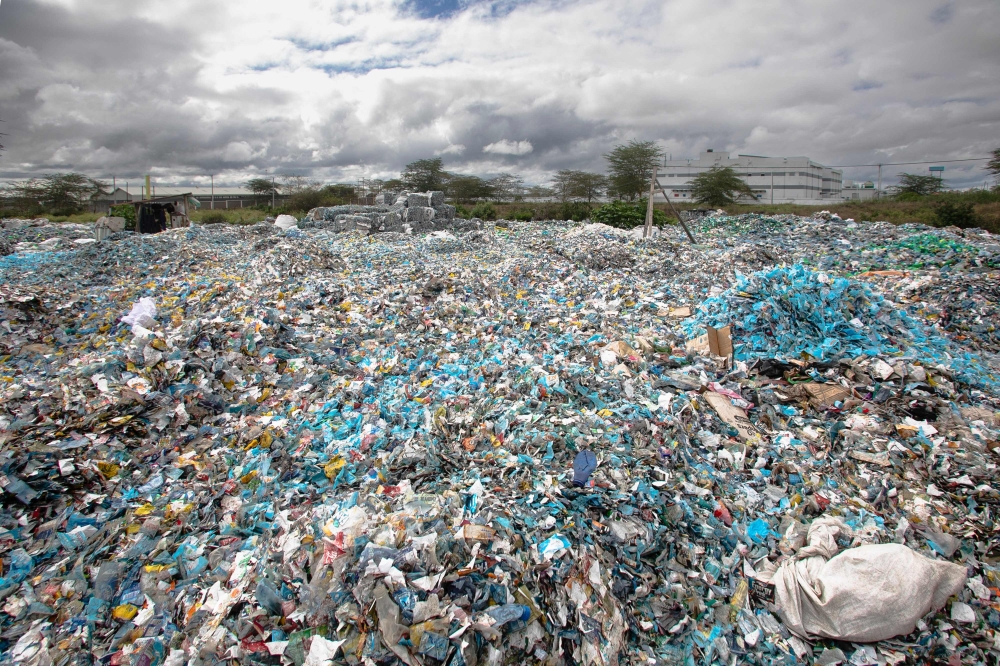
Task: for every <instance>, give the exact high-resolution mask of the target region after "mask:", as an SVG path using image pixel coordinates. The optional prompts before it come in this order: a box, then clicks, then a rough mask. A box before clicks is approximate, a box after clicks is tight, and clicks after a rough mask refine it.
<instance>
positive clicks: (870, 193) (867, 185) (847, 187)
mask: <svg viewBox="0 0 1000 666" xmlns="http://www.w3.org/2000/svg"><path fill="white" fill-rule="evenodd" d="M840 198H841V199H843V200H844V201H872V200H874V199H880V198H881V196H880V195H879V191H878V190H877V189H876V188H875V183H873V182H872V181H870V180H869V181H866V182H864V183H855V182H852V181H850V180H845V181H844V188H843V189H842V190H841V191H840Z"/></svg>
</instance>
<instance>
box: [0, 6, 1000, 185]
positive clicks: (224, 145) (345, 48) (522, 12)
mask: <svg viewBox="0 0 1000 666" xmlns="http://www.w3.org/2000/svg"><path fill="white" fill-rule="evenodd" d="M998 35H1000V4H998V2H997V0H957V1H954V2H952V1H948V0H878V1H877V2H871V1H870V0H869V1H864V2H862V1H860V0H809V1H808V2H803V1H802V0H752V1H751V0H659V1H655V2H653V1H644V0H282V1H281V2H273V1H265V0H242V1H241V2H231V1H226V2H224V1H223V0H169V1H168V0H2V2H0V119H2V120H3V121H4V122H3V123H2V124H0V131H2V132H4V133H5V134H6V135H7V136H5V137H2V138H0V142H2V143H3V144H4V145H5V146H6V150H5V152H4V153H3V154H2V156H0V178H14V177H24V176H28V175H32V174H37V173H45V172H53V171H67V170H73V171H82V172H85V173H88V174H90V175H93V176H97V177H107V178H110V177H111V176H112V175H115V176H117V177H118V178H121V179H124V178H129V177H131V178H133V179H135V178H136V177H137V176H139V175H140V174H144V173H147V172H151V173H153V174H154V177H155V178H156V179H157V181H158V182H160V183H163V184H167V183H175V184H198V185H200V184H205V183H207V182H208V176H209V174H216V175H217V176H216V183H217V184H219V183H232V184H236V183H240V182H242V181H244V180H245V179H246V178H247V177H248V176H250V175H258V174H278V175H281V174H302V175H308V176H311V177H313V178H316V179H321V180H327V181H341V182H346V181H352V180H355V179H357V178H360V177H383V178H385V177H393V176H395V175H396V174H398V173H399V170H400V168H401V167H402V166H403V165H404V164H406V163H407V162H409V161H412V160H414V159H419V158H423V157H430V156H441V157H442V158H443V159H444V161H445V165H446V168H448V169H449V170H451V171H455V172H463V173H475V174H479V175H484V176H488V175H490V174H495V173H497V172H499V171H513V172H516V173H520V174H522V175H523V176H524V177H525V179H526V180H527V181H528V182H530V183H544V182H546V181H547V180H548V178H549V177H550V175H551V174H552V173H553V172H554V171H556V170H558V169H562V168H578V169H587V170H594V171H603V170H604V161H603V159H602V157H601V156H602V154H604V153H605V152H607V151H608V149H610V148H611V147H613V146H614V145H615V144H617V143H623V142H626V141H628V140H629V139H632V138H639V139H651V140H655V141H657V142H658V143H659V144H660V145H661V146H662V147H663V149H664V151H666V152H667V153H670V154H672V155H673V156H674V157H675V158H677V157H691V156H697V155H698V153H699V152H700V151H702V150H704V149H706V148H714V149H716V150H718V151H729V152H731V153H733V154H736V153H751V154H757V155H782V156H785V155H806V156H809V157H811V158H813V159H815V160H817V161H820V162H823V163H825V164H830V165H842V164H843V165H846V164H866V163H874V162H904V161H919V160H945V159H960V158H966V157H980V156H985V155H987V154H988V153H989V152H990V151H992V150H994V149H996V148H1000V39H998V38H997V36H998ZM903 169H904V168H896V169H886V171H885V175H886V180H887V181H888V182H891V181H892V174H893V173H897V172H899V171H902V170H903ZM905 169H907V170H910V171H912V172H919V173H926V169H927V167H926V166H915V167H905ZM874 173H875V171H874V169H846V170H845V178H854V179H866V178H871V177H872V176H873V175H874ZM985 178H986V175H985V172H984V171H983V170H982V163H981V162H980V163H966V164H962V163H957V164H948V165H947V171H946V179H947V180H948V181H949V183H950V184H952V185H954V186H971V185H982V184H983V181H984V180H985Z"/></svg>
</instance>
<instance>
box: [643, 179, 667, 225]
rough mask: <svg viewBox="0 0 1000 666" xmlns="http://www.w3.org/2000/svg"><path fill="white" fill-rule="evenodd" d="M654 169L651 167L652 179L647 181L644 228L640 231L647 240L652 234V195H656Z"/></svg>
mask: <svg viewBox="0 0 1000 666" xmlns="http://www.w3.org/2000/svg"><path fill="white" fill-rule="evenodd" d="M655 187H656V167H655V166H654V167H653V179H652V180H650V181H649V201H648V202H647V203H646V226H645V227H643V229H642V237H643V238H647V237H648V236H649V235H650V234H651V233H653V195H654V194H655V193H656V190H655V189H654V188H655ZM664 196H666V195H664Z"/></svg>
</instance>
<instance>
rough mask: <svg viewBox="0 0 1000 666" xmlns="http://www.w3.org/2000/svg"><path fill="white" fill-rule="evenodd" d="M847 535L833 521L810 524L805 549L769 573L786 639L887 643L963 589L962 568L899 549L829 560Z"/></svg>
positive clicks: (877, 548) (867, 549)
mask: <svg viewBox="0 0 1000 666" xmlns="http://www.w3.org/2000/svg"><path fill="white" fill-rule="evenodd" d="M850 533H851V530H850V528H849V527H847V525H845V524H844V523H843V521H841V520H840V519H839V518H831V517H822V518H819V519H817V520H815V521H814V522H813V524H812V525H810V527H809V534H808V537H807V545H806V546H805V547H804V548H802V549H800V550H799V552H798V553H796V555H795V557H794V558H793V559H791V560H789V561H787V562H785V563H784V564H782V565H781V567H779V568H778V570H777V571H776V572H775V574H774V578H773V579H772V581H771V582H772V583H774V586H775V604H776V605H777V607H778V610H779V612H780V614H781V617H782V619H783V620H784V622H785V626H787V627H788V629H789V630H790V631H791V632H792V633H794V634H796V635H798V636H800V637H802V638H805V639H808V640H812V639H815V638H834V639H838V640H844V641H852V642H856V643H871V642H875V641H881V640H887V639H890V638H893V637H894V636H900V635H905V634H909V633H910V632H912V631H913V630H914V628H915V627H916V625H917V621H918V620H919V619H920V618H921V617H923V616H924V615H926V614H927V613H928V612H930V611H932V610H937V609H939V608H941V607H942V606H944V605H945V603H946V602H947V601H948V597H950V596H952V595H953V594H957V593H958V592H960V591H961V590H962V588H963V587H964V586H965V578H966V571H965V567H962V566H959V565H957V564H952V563H950V562H942V561H938V560H932V559H929V558H927V557H924V556H923V555H921V554H920V553H917V552H916V551H914V550H911V549H909V548H907V547H906V546H903V545H900V544H881V545H872V546H860V547H858V548H851V549H850V550H845V551H844V552H842V553H840V554H839V555H836V553H837V541H836V539H837V536H839V535H840V534H845V535H850ZM834 555H836V557H834Z"/></svg>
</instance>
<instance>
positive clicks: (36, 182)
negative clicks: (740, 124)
mask: <svg viewBox="0 0 1000 666" xmlns="http://www.w3.org/2000/svg"><path fill="white" fill-rule="evenodd" d="M0 149H2V147H0ZM604 159H605V161H606V162H607V172H608V173H607V174H600V173H593V172H588V171H579V170H573V169H563V170H560V171H558V172H557V173H556V174H555V175H554V176H553V177H552V179H551V181H550V182H549V183H548V184H547V185H541V186H526V185H525V183H524V179H523V178H522V177H521V176H519V175H517V174H514V173H500V174H497V175H496V176H493V177H492V178H481V177H479V176H475V175H470V174H461V173H452V172H449V171H447V170H446V169H445V165H444V161H443V160H442V159H441V158H440V157H434V158H428V159H421V160H416V161H414V162H410V163H409V164H407V165H406V166H405V167H404V168H403V170H402V172H401V173H400V175H399V178H392V179H387V180H382V179H362V180H361V181H359V182H358V183H357V184H322V183H319V182H316V181H311V180H309V179H308V178H306V177H304V176H297V175H292V176H282V177H280V178H275V179H272V178H252V179H250V180H249V181H247V183H246V187H247V189H248V190H249V191H250V192H251V193H252V194H253V196H254V197H255V199H256V201H257V202H258V203H259V204H261V205H269V204H270V202H271V199H272V197H273V196H274V195H276V194H281V195H283V198H284V199H285V201H283V202H282V203H283V205H284V207H285V208H287V209H289V210H309V209H311V208H316V207H318V206H330V205H337V204H342V203H349V202H352V201H353V202H359V203H360V202H362V201H369V200H370V199H371V198H372V197H373V195H376V194H378V193H380V192H383V191H389V192H400V191H403V190H409V191H416V192H427V191H443V192H445V195H446V196H447V197H448V199H450V200H451V201H452V202H454V203H456V204H459V205H461V204H469V203H473V202H481V201H484V202H496V203H504V202H516V201H522V200H524V199H526V198H553V199H556V200H558V201H561V202H563V203H567V202H585V203H586V204H588V205H589V204H591V203H593V202H594V201H597V200H600V199H603V198H605V197H608V198H611V199H616V200H621V201H625V202H629V203H632V204H636V203H639V202H641V201H642V198H643V196H644V194H645V193H646V192H648V189H649V183H650V179H651V178H652V175H653V169H654V168H655V167H656V165H657V164H658V163H659V162H660V161H661V160H662V159H663V151H661V150H660V148H659V147H658V146H657V145H656V144H655V143H654V142H652V141H637V140H632V141H630V142H629V143H627V144H621V145H617V146H615V147H614V148H613V149H612V150H611V151H609V152H608V153H606V154H605V155H604ZM985 168H986V170H987V171H988V172H990V173H991V174H993V175H994V176H995V177H1000V149H997V150H995V151H993V153H992V159H991V160H990V161H989V163H988V164H987V165H986V167H985ZM690 186H691V194H692V197H691V199H692V200H693V201H695V202H697V203H700V204H703V205H709V206H726V205H730V204H732V203H734V202H735V201H736V200H738V199H739V198H740V197H742V196H751V197H752V196H753V193H752V191H751V190H750V188H749V186H747V184H746V183H745V182H744V181H743V179H742V178H740V176H739V174H738V173H736V172H735V171H734V170H733V169H730V168H713V169H710V170H707V171H704V172H702V173H700V174H698V175H697V176H695V177H694V178H693V179H692V180H691V182H690ZM943 187H944V184H943V182H942V181H941V180H940V179H939V178H937V177H934V176H924V175H918V174H908V173H904V174H902V175H901V176H900V183H899V184H898V185H897V186H894V187H891V188H889V189H890V191H891V192H892V193H893V194H895V195H896V197H897V198H899V199H902V200H906V199H907V198H913V197H924V196H928V195H931V194H935V193H937V192H940V191H941V190H942V189H943ZM107 194H110V186H109V184H108V183H107V182H106V181H103V180H98V179H94V178H90V177H89V176H86V175H84V174H80V173H57V174H49V175H45V176H39V177H37V178H31V179H28V180H22V181H16V182H12V183H9V184H7V185H6V186H5V187H3V188H2V189H0V207H2V208H3V209H4V210H5V211H8V212H12V213H14V214H19V215H25V216H30V215H38V214H42V213H46V214H52V215H72V214H74V213H78V212H81V211H84V210H86V209H87V208H88V205H89V204H90V202H92V201H93V200H94V199H96V198H99V197H101V196H103V195H107Z"/></svg>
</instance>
